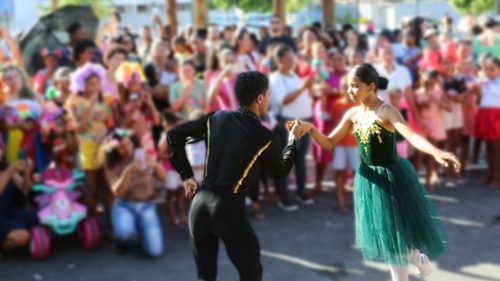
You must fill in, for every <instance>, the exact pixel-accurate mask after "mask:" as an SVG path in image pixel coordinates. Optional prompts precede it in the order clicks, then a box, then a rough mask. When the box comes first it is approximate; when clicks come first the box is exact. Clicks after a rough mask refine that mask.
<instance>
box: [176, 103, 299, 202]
mask: <svg viewBox="0 0 500 281" xmlns="http://www.w3.org/2000/svg"><path fill="white" fill-rule="evenodd" d="M189 138H195V139H199V138H203V139H205V141H206V143H207V159H206V164H205V179H204V181H203V183H202V186H201V189H210V190H212V191H214V192H216V193H233V194H246V193H247V192H248V189H249V187H250V186H251V185H252V184H255V183H256V182H257V181H258V179H259V171H260V165H265V166H264V167H265V168H266V169H267V170H268V171H270V173H271V174H272V175H273V176H274V177H278V178H279V177H284V176H286V175H287V174H288V173H289V171H290V169H291V168H292V166H293V163H294V161H295V155H296V145H295V141H290V142H289V143H288V146H286V147H285V149H284V150H282V149H281V145H280V141H279V139H278V137H277V136H276V135H275V134H274V133H273V132H271V131H269V130H268V129H267V128H265V127H264V126H262V124H261V122H260V120H259V118H258V117H257V115H255V113H253V112H252V111H250V110H248V109H246V108H241V109H240V110H238V111H235V112H226V111H220V112H217V113H215V114H211V115H208V116H205V117H202V118H200V119H198V120H195V121H190V122H186V123H184V124H181V125H179V126H177V127H175V128H173V129H172V130H170V131H169V132H168V133H167V139H168V144H169V148H170V149H169V152H170V160H171V162H172V164H173V166H174V167H175V169H176V170H177V171H178V172H179V174H180V175H181V177H182V179H183V180H186V179H189V178H191V177H192V176H193V171H192V169H191V166H190V164H189V161H188V159H187V156H186V150H185V145H186V141H187V140H188V139H189Z"/></svg>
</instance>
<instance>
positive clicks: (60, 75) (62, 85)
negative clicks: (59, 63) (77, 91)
mask: <svg viewBox="0 0 500 281" xmlns="http://www.w3.org/2000/svg"><path fill="white" fill-rule="evenodd" d="M70 76H71V68H69V67H65V66H63V67H59V68H58V69H57V70H56V72H55V73H54V81H53V86H51V87H49V88H48V89H47V91H46V92H45V98H46V99H47V100H48V101H51V102H53V103H55V104H56V105H57V106H58V107H63V105H64V103H65V102H66V100H67V99H68V97H69V96H70V95H71V89H70Z"/></svg>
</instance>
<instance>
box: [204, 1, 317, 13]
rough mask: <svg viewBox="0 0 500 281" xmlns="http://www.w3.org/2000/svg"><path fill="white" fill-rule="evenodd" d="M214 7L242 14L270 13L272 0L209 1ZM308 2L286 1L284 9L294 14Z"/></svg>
mask: <svg viewBox="0 0 500 281" xmlns="http://www.w3.org/2000/svg"><path fill="white" fill-rule="evenodd" d="M211 2H212V3H211V4H213V6H214V7H216V8H219V9H223V10H228V9H230V8H232V7H238V8H240V9H242V10H243V11H244V12H265V13H269V12H272V9H273V1H272V0H213V1H211ZM308 2H309V1H308V0H287V1H286V5H287V6H286V8H287V11H289V12H295V11H298V10H300V9H302V8H303V7H304V6H305V5H306V4H307V3H308Z"/></svg>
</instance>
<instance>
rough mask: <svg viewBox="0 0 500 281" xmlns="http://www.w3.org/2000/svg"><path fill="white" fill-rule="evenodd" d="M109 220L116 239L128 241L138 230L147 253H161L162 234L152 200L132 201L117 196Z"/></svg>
mask: <svg viewBox="0 0 500 281" xmlns="http://www.w3.org/2000/svg"><path fill="white" fill-rule="evenodd" d="M111 220H112V222H113V227H114V230H115V238H116V239H117V240H118V241H121V242H126V241H129V240H131V239H133V238H134V237H135V236H136V235H137V232H139V236H140V237H141V240H142V246H143V249H144V252H145V253H146V254H147V255H149V256H151V257H158V256H160V255H161V254H163V234H162V230H161V226H160V220H159V218H158V214H157V212H156V206H155V204H154V203H153V202H149V201H146V202H132V201H126V200H123V199H118V198H117V199H116V200H115V201H114V203H113V207H112V208H111Z"/></svg>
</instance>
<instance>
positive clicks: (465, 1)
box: [451, 0, 495, 15]
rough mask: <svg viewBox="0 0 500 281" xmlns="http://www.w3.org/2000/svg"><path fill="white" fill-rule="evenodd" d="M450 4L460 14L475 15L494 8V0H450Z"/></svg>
mask: <svg viewBox="0 0 500 281" xmlns="http://www.w3.org/2000/svg"><path fill="white" fill-rule="evenodd" d="M451 4H452V5H453V7H454V8H455V9H457V10H458V12H459V13H461V14H462V15H465V14H468V13H472V14H474V15H477V14H480V13H482V12H486V11H490V10H493V9H494V8H495V0H451Z"/></svg>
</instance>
